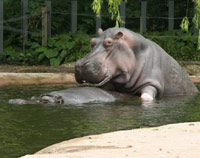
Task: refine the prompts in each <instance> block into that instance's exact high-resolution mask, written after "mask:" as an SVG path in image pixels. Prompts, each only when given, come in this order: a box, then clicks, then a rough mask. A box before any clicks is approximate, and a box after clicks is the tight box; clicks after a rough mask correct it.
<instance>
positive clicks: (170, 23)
mask: <svg viewBox="0 0 200 158" xmlns="http://www.w3.org/2000/svg"><path fill="white" fill-rule="evenodd" d="M168 8H169V9H168V18H169V19H168V30H174V0H168Z"/></svg>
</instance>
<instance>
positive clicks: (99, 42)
mask: <svg viewBox="0 0 200 158" xmlns="http://www.w3.org/2000/svg"><path fill="white" fill-rule="evenodd" d="M75 77H76V80H77V82H78V83H89V84H95V85H97V86H98V85H99V86H102V85H105V84H108V83H109V85H112V86H111V87H113V88H112V89H114V90H116V91H118V92H126V93H131V94H137V95H140V96H141V97H142V99H146V98H147V99H150V100H151V99H154V98H155V97H162V96H169V95H186V94H193V93H196V92H198V90H197V88H196V87H195V85H194V84H193V83H192V81H191V80H190V79H189V77H188V75H187V74H186V73H185V72H184V71H183V70H182V68H181V67H180V66H179V64H178V63H177V62H176V61H175V60H174V59H173V58H172V57H171V56H170V55H168V54H167V53H166V52H165V51H164V50H163V49H162V48H161V47H160V46H159V45H157V44H156V43H154V42H152V41H150V40H148V39H146V38H144V37H143V36H141V35H140V34H137V33H135V32H132V31H130V30H128V29H125V28H110V29H107V30H105V31H102V30H101V29H100V30H99V36H98V37H96V38H93V39H92V40H91V52H90V53H89V54H88V55H87V56H85V57H84V58H82V59H80V60H78V61H77V62H76V66H75Z"/></svg>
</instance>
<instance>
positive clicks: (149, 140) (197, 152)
mask: <svg viewBox="0 0 200 158" xmlns="http://www.w3.org/2000/svg"><path fill="white" fill-rule="evenodd" d="M199 157H200V122H191V123H180V124H171V125H165V126H160V127H153V128H143V129H133V130H124V131H117V132H111V133H105V134H100V135H91V136H86V137H82V138H76V139H72V140H69V141H64V142H61V143H58V144H55V145H52V146H50V147H47V148H45V149H43V150H41V151H39V152H37V153H36V154H34V155H26V156H24V157H22V158H199Z"/></svg>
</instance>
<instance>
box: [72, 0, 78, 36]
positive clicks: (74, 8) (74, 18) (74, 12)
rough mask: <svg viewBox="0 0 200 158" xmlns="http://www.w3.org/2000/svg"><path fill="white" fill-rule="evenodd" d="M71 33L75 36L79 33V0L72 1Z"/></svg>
mask: <svg viewBox="0 0 200 158" xmlns="http://www.w3.org/2000/svg"><path fill="white" fill-rule="evenodd" d="M71 31H72V35H73V36H74V35H75V33H76V31H77V0H71Z"/></svg>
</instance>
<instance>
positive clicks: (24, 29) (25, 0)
mask: <svg viewBox="0 0 200 158" xmlns="http://www.w3.org/2000/svg"><path fill="white" fill-rule="evenodd" d="M27 9H28V0H22V17H23V18H22V35H23V38H24V39H23V52H25V51H26V43H27V41H28V32H27V31H28V19H27V15H26V12H27Z"/></svg>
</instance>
